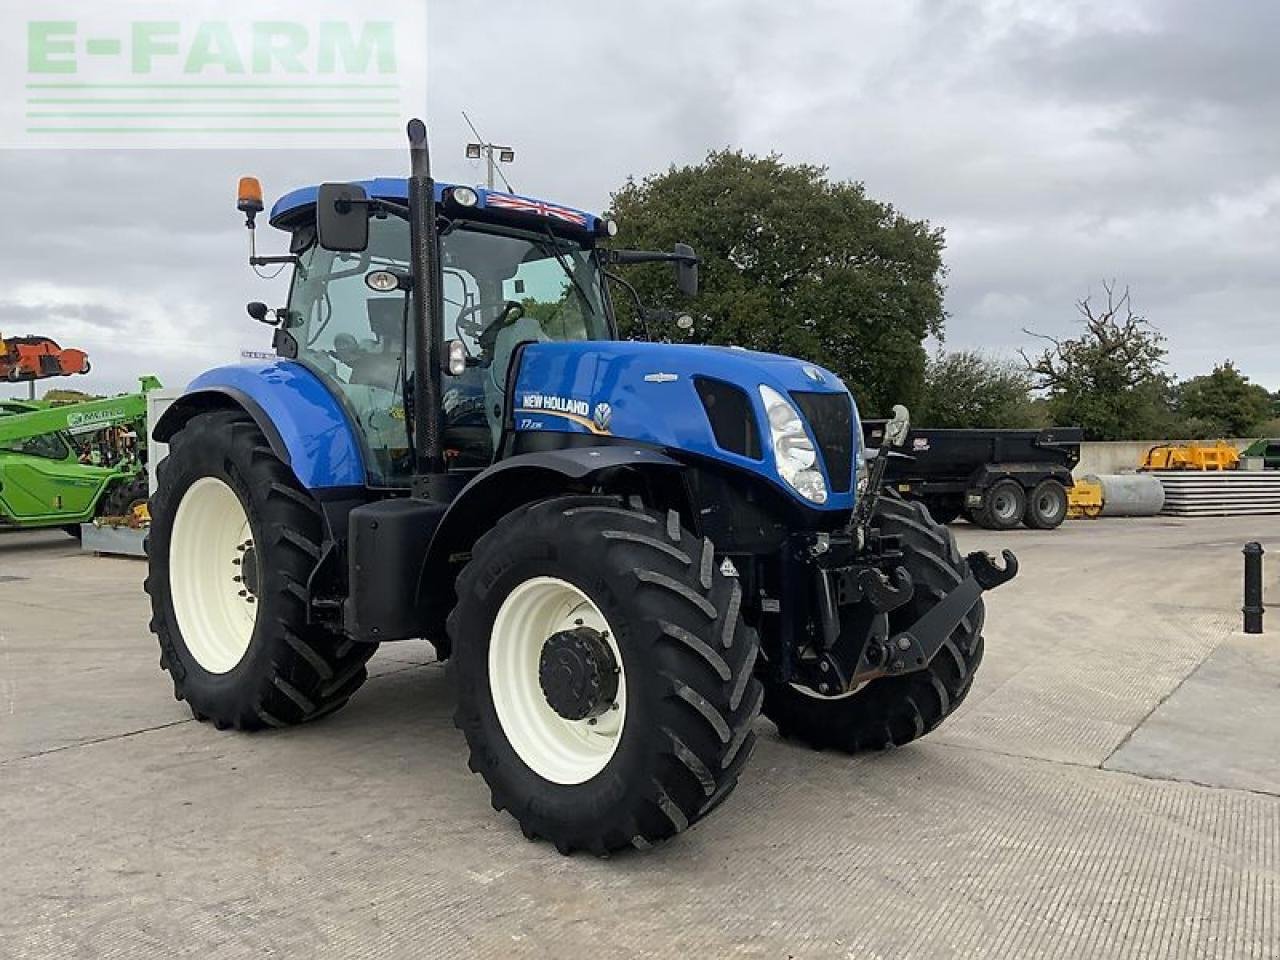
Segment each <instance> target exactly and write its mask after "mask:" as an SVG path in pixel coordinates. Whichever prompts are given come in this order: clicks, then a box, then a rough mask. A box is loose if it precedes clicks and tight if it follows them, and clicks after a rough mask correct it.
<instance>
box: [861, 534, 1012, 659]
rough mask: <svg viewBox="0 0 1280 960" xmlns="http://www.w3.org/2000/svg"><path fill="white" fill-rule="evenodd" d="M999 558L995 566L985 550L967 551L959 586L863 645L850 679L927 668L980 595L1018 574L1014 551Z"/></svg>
mask: <svg viewBox="0 0 1280 960" xmlns="http://www.w3.org/2000/svg"><path fill="white" fill-rule="evenodd" d="M1002 559H1003V561H1004V565H1003V566H997V565H996V563H995V561H994V560H992V559H991V557H990V556H989V555H988V554H987V553H986V552H985V551H979V552H976V553H971V554H969V556H968V557H966V558H965V560H966V562H967V563H968V565H969V575H968V576H967V577H965V578H964V580H962V581H961V582H960V585H959V586H957V587H956V588H955V589H954V590H952V591H951V592H950V593H948V594H947V595H946V596H945V597H943V598H942V599H941V600H939V601H938V603H937V604H935V605H934V606H932V607H930V608H929V610H928V612H926V613H925V615H924V616H922V617H921V618H920V619H919V620H917V621H916V622H915V623H913V624H912V625H911V626H909V627H908V628H907V629H905V630H902V631H900V632H898V633H896V634H893V635H892V636H890V637H889V638H888V639H887V640H882V641H879V642H876V641H875V640H874V639H873V640H872V642H870V643H868V644H867V645H866V647H864V649H863V651H862V657H861V659H860V661H859V663H858V666H857V669H855V670H854V674H853V677H852V680H853V682H854V683H863V682H865V681H867V680H873V679H875V678H876V677H880V676H885V675H890V676H893V675H897V674H903V673H911V672H912V671H915V670H923V669H924V668H925V667H927V666H928V665H929V664H930V663H931V662H932V661H933V658H934V657H936V656H937V655H938V652H939V651H940V650H941V649H942V646H943V644H945V643H946V642H947V639H948V638H949V637H950V636H951V635H952V634H953V633H954V632H955V630H956V627H958V626H960V624H961V622H962V621H963V620H964V618H965V617H967V616H968V615H969V611H970V610H972V609H973V607H974V604H976V603H977V602H978V600H979V599H980V598H981V596H982V594H983V593H984V592H985V591H987V590H994V589H995V588H996V587H998V586H1000V585H1001V584H1004V583H1008V582H1009V581H1010V580H1012V579H1013V578H1014V577H1015V576H1017V575H1018V558H1017V557H1016V556H1014V554H1013V551H1012V550H1005V551H1003V553H1002Z"/></svg>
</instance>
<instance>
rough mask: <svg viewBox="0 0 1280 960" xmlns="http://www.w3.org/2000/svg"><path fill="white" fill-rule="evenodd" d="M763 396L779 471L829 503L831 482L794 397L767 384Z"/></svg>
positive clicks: (795, 487) (804, 491)
mask: <svg viewBox="0 0 1280 960" xmlns="http://www.w3.org/2000/svg"><path fill="white" fill-rule="evenodd" d="M760 399H761V400H762V401H763V402H764V412H765V416H766V417H767V418H768V420H769V440H770V442H771V444H772V446H773V460H774V463H775V464H777V467H778V475H779V476H781V477H782V479H783V480H785V481H786V482H787V483H788V484H789V485H790V486H791V488H792V489H793V490H795V492H796V493H798V494H800V496H802V497H804V498H805V499H806V500H809V501H811V502H812V503H826V502H827V482H826V480H824V479H823V476H822V471H821V470H819V469H818V452H817V451H816V450H814V449H813V441H812V440H810V439H809V434H808V432H807V431H806V430H805V428H804V421H803V420H802V419H801V418H800V412H799V411H798V410H796V408H795V407H794V406H792V404H791V401H790V400H788V399H787V398H786V397H784V396H783V395H782V394H780V393H778V391H777V390H774V389H773V388H772V387H766V386H765V385H764V384H761V385H760Z"/></svg>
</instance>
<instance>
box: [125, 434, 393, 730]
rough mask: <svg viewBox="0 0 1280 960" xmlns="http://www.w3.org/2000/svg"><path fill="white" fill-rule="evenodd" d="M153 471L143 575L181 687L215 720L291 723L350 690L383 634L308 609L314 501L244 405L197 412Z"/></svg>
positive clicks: (163, 657)
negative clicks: (328, 623)
mask: <svg viewBox="0 0 1280 960" xmlns="http://www.w3.org/2000/svg"><path fill="white" fill-rule="evenodd" d="M158 480H159V487H158V489H157V491H156V495H155V497H154V498H153V499H152V501H151V531H150V535H149V537H148V540H147V553H148V563H149V571H148V576H147V581H146V589H147V592H148V593H149V594H150V595H151V611H152V619H151V630H152V632H154V633H155V634H156V636H157V638H158V639H159V641H160V666H161V667H162V668H164V669H165V670H167V671H168V672H169V675H170V677H171V678H172V680H173V692H174V696H175V697H176V698H177V699H179V700H186V701H187V703H188V704H189V705H190V707H191V713H192V715H194V716H195V718H196V719H197V720H208V721H212V722H213V723H214V725H215V726H217V727H218V729H220V730H221V729H225V728H227V727H234V728H236V729H238V730H255V729H259V728H262V727H282V726H288V725H290V724H295V723H301V722H302V721H304V720H312V719H315V718H316V717H319V716H322V715H324V714H326V713H331V712H333V711H334V710H337V709H338V708H339V707H341V706H342V705H343V704H345V703H346V702H347V699H348V698H349V697H350V696H351V694H352V693H354V692H355V690H356V688H357V687H359V686H360V685H361V684H362V683H364V681H365V679H366V676H367V674H366V672H365V667H364V665H365V662H366V661H367V660H368V659H369V657H370V656H372V654H373V651H374V649H375V647H376V645H375V644H364V643H354V642H352V641H351V640H349V639H347V638H345V637H341V636H338V635H336V634H333V633H330V632H329V631H327V630H324V629H322V628H318V627H315V626H313V625H311V624H308V623H307V616H306V614H307V610H306V599H305V598H306V589H305V584H306V582H307V577H308V575H309V574H310V573H311V571H312V569H313V568H314V566H315V562H316V559H317V558H318V557H319V555H320V541H321V537H322V523H321V514H320V508H319V505H318V504H317V503H316V502H315V500H313V499H312V498H311V497H310V495H308V494H307V493H306V491H304V490H302V489H300V488H299V486H298V484H297V481H296V480H295V479H294V477H293V474H292V472H291V471H290V470H289V468H288V467H287V466H285V465H284V464H283V463H282V462H281V461H280V460H279V458H278V457H276V455H275V453H274V452H273V451H272V450H271V447H270V446H269V445H268V444H267V440H266V438H265V437H264V436H263V434H262V431H261V430H260V429H259V428H258V426H257V425H256V424H255V423H254V422H253V421H252V420H251V419H249V418H248V417H247V416H245V415H244V414H242V413H239V412H237V411H227V410H220V411H214V412H210V413H202V414H199V415H197V416H195V417H192V418H191V420H190V421H189V422H188V423H187V425H186V426H185V427H183V428H182V429H181V430H179V431H178V432H177V433H176V434H175V435H174V436H173V439H172V440H171V441H170V446H169V456H168V457H166V458H165V459H164V460H163V461H161V463H160V464H159V467H158Z"/></svg>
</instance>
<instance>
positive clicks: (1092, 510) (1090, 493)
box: [1067, 480, 1102, 520]
mask: <svg viewBox="0 0 1280 960" xmlns="http://www.w3.org/2000/svg"><path fill="white" fill-rule="evenodd" d="M1100 516H1102V484H1100V483H1093V482H1092V481H1090V480H1077V481H1076V482H1075V483H1074V484H1073V485H1072V487H1071V489H1070V490H1068V491H1067V519H1068V520H1080V519H1088V520H1096V519H1098V517H1100Z"/></svg>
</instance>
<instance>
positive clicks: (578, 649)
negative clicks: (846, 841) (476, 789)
mask: <svg viewBox="0 0 1280 960" xmlns="http://www.w3.org/2000/svg"><path fill="white" fill-rule="evenodd" d="M457 588H458V604H457V607H456V608H455V610H454V611H453V613H452V615H451V616H450V617H449V635H450V637H451V638H452V640H453V650H454V654H453V659H452V661H451V663H452V669H453V670H454V672H455V674H456V676H457V680H458V708H457V713H456V715H455V717H454V722H455V724H456V725H457V726H458V728H459V729H461V730H462V732H463V733H464V734H465V736H466V738H467V744H468V746H469V747H470V750H471V760H470V764H471V769H472V770H474V771H475V772H477V773H479V774H480V775H481V776H482V777H484V779H485V781H486V782H487V783H488V785H489V788H490V791H491V792H492V796H493V806H494V808H495V809H497V810H507V811H509V812H510V813H511V815H512V816H514V817H515V818H516V820H517V821H519V823H520V826H521V829H522V830H523V831H524V833H525V835H526V836H527V837H529V838H530V839H535V838H544V839H547V840H550V841H551V842H552V843H554V844H555V846H556V847H557V849H559V850H560V852H561V853H570V852H572V851H574V850H579V849H585V850H589V851H591V852H593V853H596V854H599V855H603V854H605V853H607V852H609V851H611V850H615V849H618V848H620V847H626V846H629V845H635V846H638V847H645V846H648V845H650V844H653V843H656V842H658V841H660V840H663V839H666V838H667V837H670V836H672V835H674V834H676V833H679V832H680V831H682V830H684V829H686V828H687V827H688V826H690V825H691V824H693V823H695V822H696V821H697V820H699V819H700V818H702V817H704V816H706V815H707V814H708V813H709V812H710V811H711V810H713V809H715V807H716V806H717V805H718V804H719V803H720V802H721V801H722V800H723V799H724V798H725V797H726V796H727V795H728V794H729V792H730V791H731V790H732V789H733V788H734V785H735V784H736V783H737V780H738V774H739V772H740V771H741V769H742V767H743V765H744V764H745V763H746V761H747V758H748V757H749V756H750V754H751V751H752V748H753V746H754V742H755V734H754V733H753V732H752V729H751V727H752V723H753V721H754V720H755V718H756V716H757V715H758V713H759V711H760V703H761V699H762V696H763V694H762V691H761V688H760V684H759V681H757V680H756V679H755V677H754V675H753V667H754V665H755V659H756V652H757V646H758V644H757V639H756V634H755V631H754V630H752V629H751V628H750V627H749V626H747V625H746V623H744V622H743V619H742V615H741V607H742V592H741V588H740V587H739V584H738V581H737V580H736V579H734V578H730V577H725V576H723V575H722V574H721V572H720V570H719V567H718V565H717V564H716V562H715V550H714V547H713V546H712V544H711V542H710V541H709V540H705V539H704V540H699V539H698V538H697V537H696V536H694V535H693V534H692V533H690V532H689V531H688V530H686V529H684V528H683V527H682V526H681V525H680V520H679V516H678V515H677V514H676V513H675V512H671V513H659V512H656V511H652V510H647V509H644V508H643V507H640V506H639V505H632V506H630V507H628V506H627V505H625V504H624V503H623V502H622V501H621V500H618V499H617V498H605V497H561V498H557V499H553V500H545V501H541V502H539V503H536V504H533V505H530V506H525V507H521V508H520V509H518V510H515V511H513V512H512V513H510V514H508V515H507V516H505V517H503V518H502V520H500V521H499V522H498V524H497V525H496V526H495V527H494V528H493V529H492V530H490V531H489V532H488V533H486V534H485V535H484V536H483V537H481V538H480V540H479V541H478V542H477V543H476V545H475V547H474V549H473V551H472V557H471V561H470V562H469V563H468V564H467V566H466V568H465V569H464V570H463V571H462V574H461V575H460V577H459V578H458V582H457ZM592 651H594V652H592ZM557 676H559V677H560V679H557ZM584 691H585V694H584Z"/></svg>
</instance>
